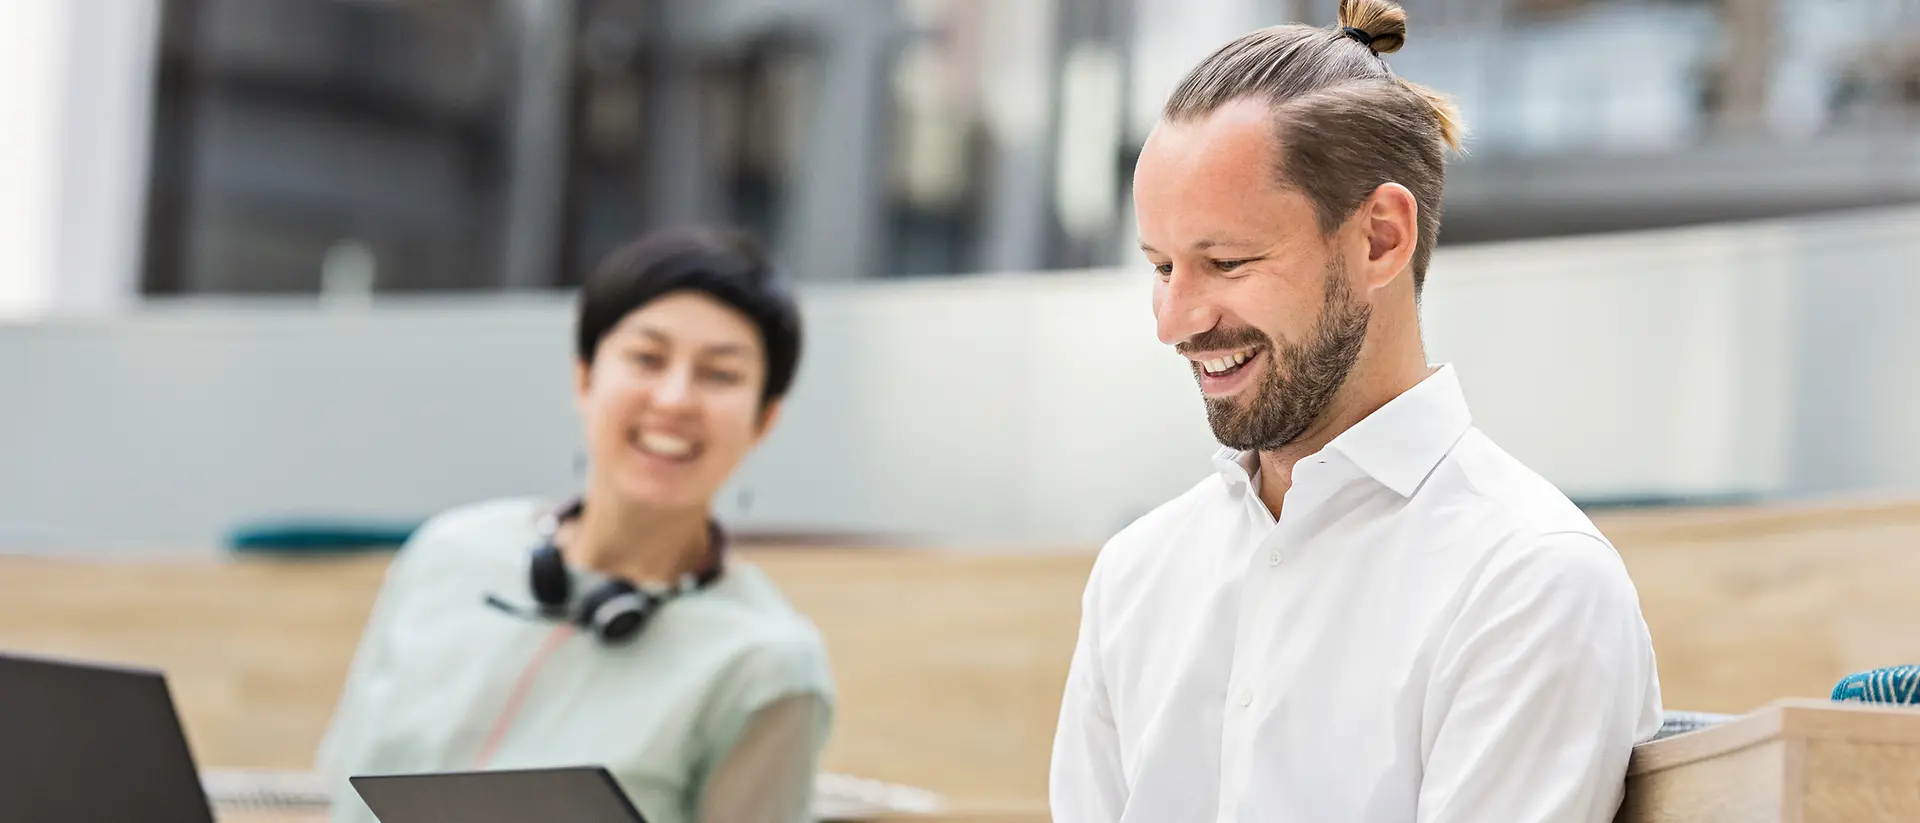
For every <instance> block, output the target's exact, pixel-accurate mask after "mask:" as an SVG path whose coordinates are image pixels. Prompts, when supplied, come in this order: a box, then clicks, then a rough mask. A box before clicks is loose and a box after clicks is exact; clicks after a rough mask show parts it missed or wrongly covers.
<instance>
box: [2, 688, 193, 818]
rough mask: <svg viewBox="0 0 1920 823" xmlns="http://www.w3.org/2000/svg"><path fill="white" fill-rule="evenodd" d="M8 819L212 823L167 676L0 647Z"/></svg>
mask: <svg viewBox="0 0 1920 823" xmlns="http://www.w3.org/2000/svg"><path fill="white" fill-rule="evenodd" d="M0 818H4V819H6V820H21V821H34V823H102V822H103V821H120V820H138V821H142V822H143V823H213V810H212V808H211V807H210V805H209V804H208V803H207V796H206V792H205V791H204V790H203V789H202V788H201V784H200V773H199V770H198V769H197V768H196V766H195V764H194V761H193V754H192V752H191V751H189V750H188V748H187V739H186V735H185V734H183V733H182V732H181V730H180V718H179V716H178V715H177V714H175V713H174V709H173V696H172V694H171V693H170V692H169V691H168V689H167V681H166V678H165V676H163V675H162V674H161V673H159V672H157V671H151V670H146V669H138V668H129V667H119V666H108V665H102V664H97V663H81V662H77V661H70V660H56V659H52V658H41V657H32V656H26V655H15V654H0Z"/></svg>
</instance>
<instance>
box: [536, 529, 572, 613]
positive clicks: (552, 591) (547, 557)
mask: <svg viewBox="0 0 1920 823" xmlns="http://www.w3.org/2000/svg"><path fill="white" fill-rule="evenodd" d="M527 578H528V579H527V582H528V584H529V585H530V587H531V588H532V589H533V599H535V600H538V601H540V605H541V606H542V607H544V608H546V609H548V610H553V609H559V608H561V607H564V606H566V605H567V599H568V598H569V597H571V596H572V594H573V592H572V591H571V589H572V588H573V579H572V575H570V574H568V573H567V561H566V558H564V557H561V556H560V550H559V549H557V548H554V545H553V544H552V543H548V544H546V545H544V546H541V547H540V548H537V549H534V550H533V560H532V562H530V563H528V564H527Z"/></svg>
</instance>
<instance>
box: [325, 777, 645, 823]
mask: <svg viewBox="0 0 1920 823" xmlns="http://www.w3.org/2000/svg"><path fill="white" fill-rule="evenodd" d="M350 782H352V783H353V788H354V791H357V792H359V793H360V798H361V799H362V800H365V801H366V802H367V807H368V808H370V809H372V810H373V813H374V816H376V817H378V818H380V823H527V822H528V821H534V820H564V821H567V822H568V823H646V819H645V818H643V817H641V816H640V813H639V812H637V811H635V810H634V808H633V804H632V803H631V802H629V801H628V800H627V795H626V793H625V792H623V791H621V790H620V785H619V784H618V783H616V782H614V780H613V775H611V774H608V773H607V770H606V769H604V768H601V767H598V766H577V767H566V768H557V769H525V770H515V771H510V770H499V771H477V772H448V773H441V774H409V775H379V776H361V777H354V778H350Z"/></svg>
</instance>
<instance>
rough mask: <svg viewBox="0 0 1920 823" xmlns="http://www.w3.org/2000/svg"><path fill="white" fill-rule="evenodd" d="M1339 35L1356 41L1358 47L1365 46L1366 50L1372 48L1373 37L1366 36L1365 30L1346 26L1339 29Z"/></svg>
mask: <svg viewBox="0 0 1920 823" xmlns="http://www.w3.org/2000/svg"><path fill="white" fill-rule="evenodd" d="M1340 33H1341V34H1344V35H1346V36H1348V37H1351V38H1353V39H1354V40H1356V41H1358V42H1359V43H1360V45H1362V46H1366V47H1367V48H1368V49H1372V48H1373V35H1371V34H1368V33H1367V30H1366V29H1362V28H1355V27H1353V26H1348V27H1346V28H1343V29H1341V30H1340Z"/></svg>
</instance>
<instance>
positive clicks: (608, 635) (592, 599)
mask: <svg viewBox="0 0 1920 823" xmlns="http://www.w3.org/2000/svg"><path fill="white" fill-rule="evenodd" d="M659 606H660V599H659V598H657V597H655V596H653V595H651V594H648V593H646V592H643V591H640V590H639V589H636V588H634V587H633V585H632V584H630V583H627V582H625V581H621V580H610V581H607V582H606V583H604V584H602V585H601V586H600V587H598V588H596V589H594V590H593V591H592V592H590V593H588V594H587V596H586V598H585V599H583V600H581V601H580V612H579V615H578V616H577V617H576V622H578V623H579V624H580V625H582V626H584V627H586V628H588V629H591V630H592V631H593V633H594V634H596V635H598V636H599V637H600V639H601V640H603V641H606V642H609V643H618V642H621V641H624V640H626V639H627V638H629V637H632V636H634V635H635V634H637V633H639V631H640V629H642V628H644V627H645V626H646V624H647V621H648V620H649V619H651V618H652V617H653V612H654V610H655V609H657V608H659Z"/></svg>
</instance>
